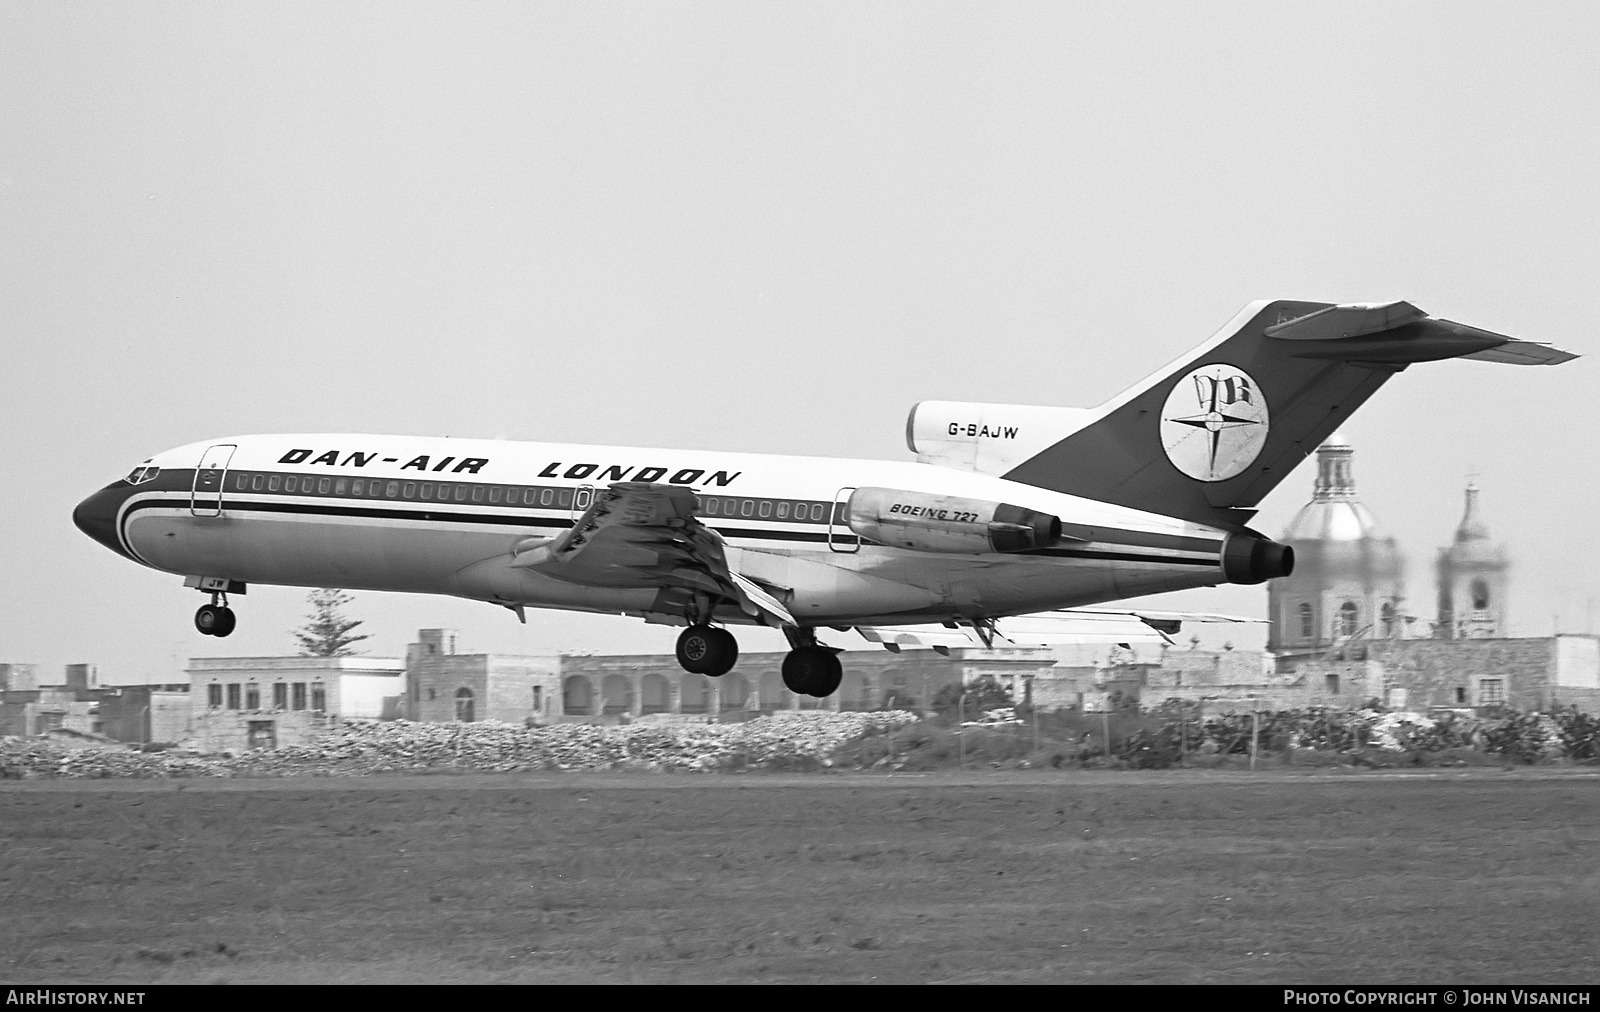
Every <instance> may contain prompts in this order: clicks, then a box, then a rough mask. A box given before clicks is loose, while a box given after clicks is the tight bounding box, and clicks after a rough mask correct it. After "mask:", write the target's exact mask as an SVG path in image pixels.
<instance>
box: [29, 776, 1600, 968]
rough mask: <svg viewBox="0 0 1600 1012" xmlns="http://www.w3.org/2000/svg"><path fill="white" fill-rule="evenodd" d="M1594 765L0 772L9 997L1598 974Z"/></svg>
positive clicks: (1599, 815) (1598, 823)
mask: <svg viewBox="0 0 1600 1012" xmlns="http://www.w3.org/2000/svg"><path fill="white" fill-rule="evenodd" d="M1597 791H1600V779H1597V778H1596V777H1595V776H1593V775H1583V776H1577V775H1563V774H1540V773H1531V772H1530V773H1518V774H1509V773H1505V772H1501V771H1493V770H1476V771H1470V772H1464V773H1449V774H1444V773H1433V774H1415V773H1408V774H1381V773H1365V774H1355V775H1346V774H1341V775H1331V774H1327V773H1305V772H1299V773H1296V772H1287V771H1266V772H1262V773H1257V774H1245V773H1227V774H1224V773H1205V772H1195V771H1179V772H1162V773H1129V772H1120V773H1095V772H1083V771H1072V772H1057V771H1050V770H1047V771H1040V772H1037V773H1035V772H1023V773H999V772H996V773H985V774H980V773H971V772H966V773H941V774H932V775H927V776H923V777H906V776H884V775H870V774H834V773H822V774H810V775H777V774H752V775H732V774H729V775H702V776H695V775H648V774H636V775H610V774H565V775H519V774H508V775H499V776H495V775H477V776H461V777H451V776H406V777H398V776H396V777H369V778H364V779H337V780H335V779H316V780H310V779H301V780H261V781H243V780H231V781H211V782H200V781H191V782H181V781H179V782H174V781H141V782H108V781H34V782H27V783H21V784H6V785H4V786H0V847H3V848H4V851H3V854H4V857H3V861H0V979H5V980H9V981H16V982H27V983H42V982H70V983H100V982H106V983H111V982H130V983H131V982H154V981H159V982H188V981H193V982H211V981H233V982H289V981H347V982H356V983H361V982H374V983H376V982H389V983H392V982H425V981H438V982H449V983H461V982H475V981H482V982H518V981H521V982H545V981H548V982H587V981H595V982H667V981H682V982H866V981H881V982H934V981H953V982H1161V983H1207V982H1216V983H1222V982H1229V983H1243V982H1271V983H1284V982H1296V983H1379V982H1408V983H1452V984H1462V983H1513V982H1530V983H1531V982H1538V983H1556V982H1561V983H1568V982H1570V983H1592V982H1594V981H1596V980H1597V979H1600V972H1597V967H1600V947H1597V942H1600V930H1597V928H1596V922H1597V920H1600V848H1597V844H1600V805H1597V804H1596V800H1597V797H1600V795H1597Z"/></svg>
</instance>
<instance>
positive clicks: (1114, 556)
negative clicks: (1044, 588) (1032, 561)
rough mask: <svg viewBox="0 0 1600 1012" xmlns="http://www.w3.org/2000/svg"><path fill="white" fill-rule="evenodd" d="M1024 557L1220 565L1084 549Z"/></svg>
mask: <svg viewBox="0 0 1600 1012" xmlns="http://www.w3.org/2000/svg"><path fill="white" fill-rule="evenodd" d="M1022 554H1024V555H1046V556H1049V557H1050V558H1053V559H1100V560H1107V561H1112V562H1153V563H1156V564H1157V565H1162V566H1210V567H1216V566H1217V565H1219V564H1220V563H1219V562H1218V560H1217V559H1216V558H1215V557H1213V558H1210V559H1185V558H1180V557H1178V556H1175V555H1134V554H1132V553H1131V552H1096V551H1093V550H1091V549H1084V548H1036V549H1034V550H1033V551H1031V552H1024V553H1022Z"/></svg>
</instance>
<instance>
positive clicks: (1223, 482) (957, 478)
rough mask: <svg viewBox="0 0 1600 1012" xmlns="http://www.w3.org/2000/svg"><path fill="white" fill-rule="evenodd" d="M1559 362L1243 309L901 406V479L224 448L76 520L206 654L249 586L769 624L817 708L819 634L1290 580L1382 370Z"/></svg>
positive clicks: (727, 654) (683, 456) (888, 471)
mask: <svg viewBox="0 0 1600 1012" xmlns="http://www.w3.org/2000/svg"><path fill="white" fill-rule="evenodd" d="M1576 357H1577V356H1575V355H1573V354H1571V353H1568V352H1564V351H1560V350H1558V349H1556V348H1553V347H1551V346H1549V345H1545V344H1539V343H1535V342H1531V341H1523V340H1519V339H1516V338H1512V337H1508V336H1506V335H1503V334H1495V333H1491V332H1489V331H1486V330H1481V329H1478V328H1475V327H1469V326H1465V325H1463V324H1459V323H1453V322H1451V321H1449V320H1444V319H1438V318H1435V317H1431V316H1429V315H1428V314H1426V313H1424V312H1423V311H1422V310H1420V309H1418V308H1417V307H1415V306H1413V305H1412V304H1410V303H1408V302H1387V303H1349V304H1333V303H1325V302H1299V301H1287V300H1278V301H1258V302H1253V303H1251V304H1249V305H1248V306H1246V307H1245V308H1244V309H1243V310H1242V311H1241V312H1240V313H1239V314H1238V315H1236V316H1235V317H1234V318H1233V319H1232V320H1230V321H1229V322H1228V323H1227V324H1226V325H1224V326H1223V327H1222V329H1221V330H1219V331H1218V332H1217V333H1216V334H1214V335H1213V336H1212V337H1211V338H1210V339H1209V340H1207V341H1206V342H1205V343H1203V344H1201V345H1200V346H1199V347H1198V348H1196V349H1194V350H1193V351H1191V352H1189V353H1188V354H1186V355H1183V356H1182V357H1180V358H1179V359H1177V360H1176V361H1175V362H1173V363H1172V364H1171V365H1169V366H1167V367H1166V368H1164V369H1161V370H1159V371H1157V372H1156V373H1155V374H1153V375H1151V376H1149V377H1148V378H1146V379H1145V380H1143V381H1142V382H1140V383H1137V384H1135V385H1134V386H1132V387H1130V388H1128V389H1127V390H1126V391H1124V392H1123V393H1121V394H1120V395H1118V396H1116V397H1114V398H1113V399H1111V400H1110V401H1108V402H1107V403H1105V404H1103V405H1101V406H1100V407H1098V408H1093V409H1083V408H1067V407H1045V406H1030V405H1009V404H979V403H965V402H951V401H924V402H921V403H919V404H917V405H916V406H914V407H913V408H912V410H911V414H910V416H909V417H908V419H907V422H906V437H907V444H908V446H909V448H910V450H911V451H912V453H914V454H915V455H916V461H914V462H913V461H880V460H852V459H834V458H821V457H798V456H785V455H775V454H751V453H723V452H716V451H700V450H673V449H654V448H645V447H623V446H587V445H567V444H552V443H535V442H516V441H502V440H479V439H457V438H427V437H413V436H379V435H361V434H346V433H338V434H310V435H307V434H290V435H248V436H227V437H219V438H215V439H207V440H203V441H201V442H197V443H191V444H188V445H186V446H180V447H177V448H176V449H171V450H166V451H164V452H162V453H158V454H156V455H155V456H153V457H150V458H148V459H146V460H145V461H143V462H142V463H140V464H139V465H138V466H137V467H135V468H134V469H133V470H132V471H131V472H129V474H128V475H127V476H126V477H125V478H122V479H120V480H118V481H114V482H112V483H111V484H109V485H107V486H106V487H105V488H103V489H100V490H99V491H97V492H95V493H93V494H92V495H90V496H89V497H88V498H86V499H84V500H83V502H82V503H80V504H79V505H78V507H77V508H76V510H75V511H74V513H73V519H74V522H75V523H76V524H77V526H78V527H79V528H80V529H81V530H82V531H83V532H84V533H85V534H87V535H88V536H89V537H91V538H93V539H94V540H96V541H98V542H100V543H101V544H102V545H105V546H106V547H107V548H109V549H111V550H112V551H114V552H116V553H118V554H119V555H122V556H124V557H126V558H128V559H130V560H132V561H134V562H137V563H140V564H141V565H144V566H148V567H150V568H152V569H156V570H160V571H162V572H166V573H171V574H175V575H180V576H183V577H185V583H186V584H187V585H188V586H190V587H193V588H196V589H198V590H200V591H201V592H202V593H205V594H207V595H209V596H210V603H208V604H205V605H203V606H202V607H200V609H199V610H198V611H197V612H196V614H195V620H194V621H195V627H196V628H197V629H198V630H199V631H200V632H202V633H205V634H207V635H212V636H227V635H228V634H229V633H230V632H232V631H233V629H234V627H235V624H236V618H235V614H234V612H233V610H232V608H231V607H230V605H229V595H242V594H244V593H245V592H246V590H247V588H248V586H249V585H250V584H252V583H259V584H276V585H287V586H298V587H337V588H342V589H350V590H387V591H404V592H414V593H427V594H446V595H453V596H457V597H463V598H468V599H472V600H477V601H484V602H489V603H492V604H495V605H500V606H503V607H505V608H508V609H510V610H511V611H512V612H514V613H515V614H516V615H517V617H518V618H519V619H521V620H523V621H526V613H525V609H527V608H555V609H566V610H573V611H587V612H596V613H610V614H622V615H629V616H634V617H637V618H642V619H644V620H645V621H647V622H656V623H662V624H668V625H681V626H684V627H685V628H684V629H683V632H682V633H681V634H680V636H679V638H678V641H677V648H676V654H677V660H678V662H679V664H681V665H682V667H683V668H684V669H685V670H687V671H690V672H698V673H701V674H705V675H709V676H720V675H722V674H725V673H726V672H728V671H729V670H731V669H732V668H733V666H734V664H735V662H736V660H737V658H738V643H737V641H736V639H735V637H734V635H733V634H732V633H731V632H730V631H729V628H728V627H730V626H741V625H742V626H749V625H762V626H768V627H776V628H778V629H780V630H782V632H783V633H784V635H785V637H786V638H787V640H788V643H789V646H790V650H789V652H788V653H787V654H786V655H785V657H784V661H783V665H782V673H783V680H784V684H785V685H786V686H787V687H788V688H789V689H790V691H792V692H795V693H797V694H806V695H811V696H815V697H819V698H820V697H825V696H828V695H830V694H831V693H833V692H834V691H835V690H836V689H837V688H838V686H839V683H840V679H841V676H842V666H841V664H840V661H839V658H838V653H839V652H840V651H839V650H838V649H836V648H834V647H830V646H828V645H827V644H825V643H824V642H823V641H822V640H820V639H819V638H818V633H819V631H821V632H825V631H826V630H829V629H833V630H838V631H842V632H848V631H849V630H851V629H856V630H859V631H860V632H861V633H862V634H863V635H865V636H867V638H868V639H869V640H873V639H876V641H878V642H884V643H889V642H893V641H894V639H895V637H897V636H898V635H899V634H898V633H897V632H895V630H899V629H902V628H903V627H906V626H917V625H930V626H934V627H938V626H940V625H943V626H946V627H949V628H952V629H958V630H962V631H971V632H972V633H974V634H976V636H977V637H978V638H979V639H980V640H981V642H983V643H985V644H989V643H992V642H994V639H995V637H996V636H1003V634H1002V633H1001V632H1000V629H999V626H998V625H997V623H998V622H999V621H1000V620H1002V619H1007V618H1010V617H1015V616H1033V615H1037V614H1039V613H1043V612H1059V611H1061V610H1070V609H1083V608H1087V607H1088V606H1092V605H1096V604H1103V603H1106V602H1113V601H1118V600H1122V599H1126V598H1132V597H1141V596H1144V595H1148V594H1156V593H1162V592H1167V591H1175V590H1184V589H1189V588H1195V587H1207V586H1216V585H1219V584H1224V583H1237V584H1259V583H1262V582H1265V581H1267V580H1270V579H1274V578H1277V577H1283V576H1287V575H1289V573H1290V572H1291V571H1292V570H1293V567H1294V553H1293V550H1292V549H1291V548H1290V547H1289V546H1287V545H1283V544H1279V543H1277V542H1275V541H1273V540H1272V539H1270V538H1268V537H1266V536H1265V535H1263V534H1261V533H1259V532H1257V531H1255V530H1252V529H1251V528H1250V527H1249V526H1248V524H1249V521H1250V519H1251V518H1252V517H1253V516H1254V515H1255V513H1256V508H1255V507H1256V506H1257V504H1258V503H1259V502H1260V501H1261V499H1262V498H1263V497H1264V496H1265V495H1266V494H1267V493H1268V492H1270V491H1271V490H1272V488H1273V487H1275V486H1276V485H1277V484H1278V483H1279V482H1280V481H1282V480H1283V479H1284V478H1285V477H1287V476H1288V474H1289V472H1291V471H1292V470H1294V468H1295V466H1296V465H1297V464H1299V463H1300V461H1301V460H1303V459H1304V458H1305V457H1306V456H1307V455H1308V454H1309V453H1310V452H1311V451H1312V450H1314V449H1315V448H1316V447H1317V446H1318V445H1319V444H1320V443H1321V442H1322V441H1323V440H1325V439H1326V438H1327V437H1328V436H1329V435H1330V434H1331V433H1332V432H1333V431H1334V429H1335V428H1336V427H1337V426H1338V425H1339V424H1340V423H1342V422H1343V421H1344V420H1345V419H1346V418H1348V417H1349V416H1350V414H1351V413H1352V412H1354V411H1355V410H1356V409H1357V408H1358V407H1360V406H1361V404H1362V403H1364V402H1365V401H1366V399H1367V398H1368V397H1370V396H1372V394H1373V393H1374V392H1376V391H1377V389H1378V388H1379V387H1381V386H1382V385H1383V384H1384V383H1385V382H1387V381H1388V380H1389V378H1390V377H1392V376H1393V375H1394V374H1395V373H1398V372H1401V371H1403V370H1404V369H1405V368H1406V367H1408V366H1409V365H1411V364H1412V363H1415V362H1428V361H1435V360H1440V359H1447V358H1466V359H1477V360H1482V361H1489V362H1498V363H1508V364H1522V365H1556V364H1560V363H1562V362H1566V361H1570V360H1571V359H1573V358H1576ZM1164 621H1165V622H1168V623H1169V625H1168V626H1167V627H1168V628H1175V627H1173V626H1171V625H1170V620H1164V619H1160V618H1149V619H1147V622H1148V623H1149V624H1150V625H1152V626H1153V627H1156V628H1162V626H1161V623H1162V622H1164ZM875 630H882V631H881V632H877V633H875Z"/></svg>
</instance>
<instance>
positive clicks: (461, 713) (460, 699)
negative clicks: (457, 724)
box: [456, 687, 472, 724]
mask: <svg viewBox="0 0 1600 1012" xmlns="http://www.w3.org/2000/svg"><path fill="white" fill-rule="evenodd" d="M456 719H457V720H459V721H461V722H462V723H464V724H470V723H471V722H472V690H471V689H468V688H464V687H463V688H460V689H457V690H456Z"/></svg>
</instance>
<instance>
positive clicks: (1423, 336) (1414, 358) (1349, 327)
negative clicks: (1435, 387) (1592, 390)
mask: <svg viewBox="0 0 1600 1012" xmlns="http://www.w3.org/2000/svg"><path fill="white" fill-rule="evenodd" d="M1262 333H1263V334H1265V335H1266V336H1267V337H1270V338H1275V339H1277V340H1280V341H1297V342H1306V343H1302V344H1299V345H1297V346H1295V350H1294V351H1292V352H1290V354H1291V355H1292V356H1293V357H1295V358H1308V359H1325V360H1331V361H1339V362H1350V363H1354V364H1361V363H1367V364H1372V365H1389V366H1399V367H1402V368H1403V367H1404V366H1407V365H1410V364H1411V363H1413V362H1433V361H1437V360H1439V359H1446V358H1473V359H1477V360H1478V361H1480V362H1499V363H1503V364H1505V365H1560V364H1561V363H1562V362H1570V361H1572V360H1573V359H1575V358H1577V357H1578V356H1576V355H1574V354H1572V353H1570V352H1565V351H1561V350H1560V349H1557V348H1552V347H1551V346H1549V345H1547V344H1537V343H1535V342H1533V341H1519V340H1517V339H1516V338H1514V337H1509V336H1507V335H1505V334H1496V333H1495V332H1494V331H1492V330H1484V329H1482V328H1480V327H1469V326H1467V325H1466V324H1464V323H1456V322H1455V321H1453V320H1441V319H1437V318H1434V317H1430V316H1429V315H1428V314H1427V313H1424V312H1423V311H1422V310H1420V309H1418V308H1417V307H1416V306H1413V305H1412V304H1411V303H1409V302H1382V303H1351V304H1349V305H1342V306H1328V307H1327V308H1325V309H1319V310H1317V311H1316V312H1313V313H1307V314H1306V315H1304V316H1299V317H1296V318H1294V319H1292V320H1286V321H1284V322H1282V323H1275V324H1273V325H1272V326H1270V327H1267V328H1266V329H1265V330H1263V331H1262Z"/></svg>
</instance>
